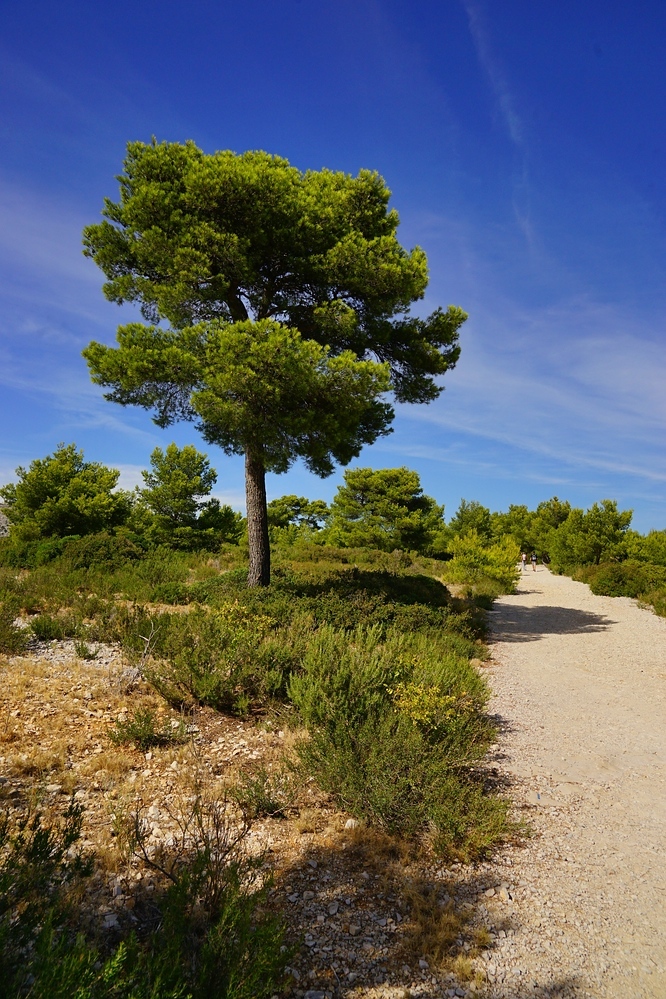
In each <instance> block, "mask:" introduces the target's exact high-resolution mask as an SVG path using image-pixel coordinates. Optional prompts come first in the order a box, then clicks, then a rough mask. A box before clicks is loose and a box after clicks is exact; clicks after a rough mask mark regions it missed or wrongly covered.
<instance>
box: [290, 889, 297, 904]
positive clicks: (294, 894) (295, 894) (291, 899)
mask: <svg viewBox="0 0 666 999" xmlns="http://www.w3.org/2000/svg"><path fill="white" fill-rule="evenodd" d="M287 898H288V899H289V901H290V902H297V901H298V892H297V891H295V892H294V893H293V895H287Z"/></svg>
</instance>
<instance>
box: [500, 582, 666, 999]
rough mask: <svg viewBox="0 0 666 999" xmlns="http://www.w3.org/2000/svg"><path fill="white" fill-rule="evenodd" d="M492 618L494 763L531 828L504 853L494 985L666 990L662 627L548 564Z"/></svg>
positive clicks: (665, 661)
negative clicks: (497, 731)
mask: <svg viewBox="0 0 666 999" xmlns="http://www.w3.org/2000/svg"><path fill="white" fill-rule="evenodd" d="M491 622H492V628H493V635H494V640H493V645H492V651H493V662H492V664H491V669H490V671H489V679H490V683H491V686H492V688H493V691H494V697H493V702H492V705H491V709H492V710H493V711H494V712H495V713H496V714H497V715H498V717H499V719H500V723H501V727H502V732H503V734H502V738H501V740H500V743H499V746H498V748H497V753H496V763H497V765H498V768H499V770H500V772H501V773H503V774H504V775H505V776H506V777H507V779H508V781H509V793H510V794H511V796H512V797H513V799H514V800H515V801H516V804H517V806H518V808H519V809H521V808H522V814H523V815H524V816H525V817H526V819H527V821H528V822H529V823H530V824H531V826H532V829H533V831H534V836H533V837H532V839H531V840H529V841H528V843H527V845H525V846H522V847H519V848H517V849H515V850H509V851H508V853H507V855H506V856H505V857H504V859H503V860H502V859H501V858H498V860H499V868H498V878H501V877H502V874H503V873H504V874H506V876H507V879H509V880H510V881H511V884H512V890H511V891H510V892H505V893H504V894H505V895H508V896H509V897H508V898H507V899H506V901H505V903H504V908H505V914H506V917H507V920H508V923H510V925H511V926H512V927H514V932H512V933H511V934H507V937H506V939H502V940H499V941H498V942H497V946H496V948H495V951H494V952H493V953H492V955H489V960H490V965H489V967H490V971H489V976H488V977H489V980H490V982H491V983H492V984H491V993H490V994H491V995H492V996H493V997H495V996H498V997H499V996H510V997H512V999H513V997H523V996H529V995H532V996H534V995H537V996H544V997H546V996H548V997H551V996H576V997H582V996H586V997H587V996H590V997H594V999H598V997H599V999H600V997H603V999H629V997H632V999H633V997H638V996H642V997H649V999H665V997H666V971H665V969H666V724H665V721H666V620H665V619H662V618H658V617H656V616H655V615H654V614H653V613H652V612H651V611H649V610H646V609H643V608H641V607H639V606H638V604H637V603H636V601H634V600H629V599H627V598H607V597H596V596H594V595H593V594H592V593H591V592H590V590H589V588H588V587H587V586H586V585H584V584H582V583H576V582H573V581H572V580H570V579H567V578H565V577H560V576H555V575H553V574H551V573H550V572H549V571H548V570H547V569H546V568H545V567H543V566H539V567H538V570H537V572H536V573H533V572H532V569H531V568H529V569H528V571H527V572H525V573H524V574H523V576H522V578H521V580H520V583H519V586H518V592H517V593H516V594H515V595H512V596H507V597H502V598H501V599H500V600H498V601H497V602H496V604H495V609H494V610H493V611H492V612H491ZM503 868H504V871H503ZM507 883H508V882H507Z"/></svg>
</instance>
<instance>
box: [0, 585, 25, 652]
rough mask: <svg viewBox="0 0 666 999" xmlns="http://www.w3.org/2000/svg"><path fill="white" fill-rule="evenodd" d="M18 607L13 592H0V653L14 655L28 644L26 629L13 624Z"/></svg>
mask: <svg viewBox="0 0 666 999" xmlns="http://www.w3.org/2000/svg"><path fill="white" fill-rule="evenodd" d="M20 609H21V608H20V601H19V599H18V598H17V597H16V596H14V594H13V593H9V594H7V593H6V592H5V593H2V592H0V653H3V652H4V653H8V654H10V655H15V654H17V653H19V652H23V651H24V650H25V648H26V646H27V644H28V637H29V636H28V632H27V631H26V629H25V628H19V627H17V626H16V625H15V624H14V621H15V620H16V618H17V617H18V615H19V612H20Z"/></svg>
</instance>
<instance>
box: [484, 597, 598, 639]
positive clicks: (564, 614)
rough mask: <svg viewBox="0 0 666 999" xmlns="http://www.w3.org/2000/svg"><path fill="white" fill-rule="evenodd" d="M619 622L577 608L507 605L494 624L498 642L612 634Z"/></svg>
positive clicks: (493, 633)
mask: <svg viewBox="0 0 666 999" xmlns="http://www.w3.org/2000/svg"><path fill="white" fill-rule="evenodd" d="M614 624H617V621H612V620H611V619H610V618H608V617H606V616H605V615H604V614H594V613H593V612H592V611H584V610H578V609H576V608H575V607H525V606H521V605H520V604H511V605H504V606H503V607H502V608H501V609H498V610H497V611H496V613H495V614H494V615H493V619H492V621H491V630H492V640H493V641H494V642H538V641H539V639H540V638H543V637H544V636H545V635H585V634H592V633H593V632H597V631H608V629H609V628H610V627H612V625H614Z"/></svg>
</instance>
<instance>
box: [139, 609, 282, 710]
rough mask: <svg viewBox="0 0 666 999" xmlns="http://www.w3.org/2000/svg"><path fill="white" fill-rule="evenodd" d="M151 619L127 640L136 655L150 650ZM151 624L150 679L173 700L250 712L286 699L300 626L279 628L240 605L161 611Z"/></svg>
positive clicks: (167, 697) (269, 619)
mask: <svg viewBox="0 0 666 999" xmlns="http://www.w3.org/2000/svg"><path fill="white" fill-rule="evenodd" d="M140 617H141V615H137V618H138V619H140ZM146 623H147V622H145V621H144V622H143V623H142V624H141V627H140V629H138V628H136V627H135V628H134V629H133V632H132V633H131V634H128V635H127V636H126V637H125V639H124V645H125V647H126V648H127V649H128V651H130V652H131V651H134V654H135V655H136V654H137V653H138V654H142V653H143V650H144V649H145V641H144V639H143V637H142V635H146V634H148V631H147V630H146ZM150 627H151V628H153V629H154V631H153V633H152V639H151V641H150V654H151V656H152V660H153V661H152V664H151V665H150V667H149V668H148V669H147V670H146V677H147V679H148V680H149V681H150V682H151V683H152V684H153V686H154V687H155V689H156V690H158V691H159V692H160V693H161V694H162V695H163V696H164V697H165V698H166V699H167V700H168V701H169V702H170V703H171V704H181V703H183V702H187V701H189V700H192V699H193V700H195V701H197V702H198V703H200V704H206V705H208V706H210V707H213V708H215V709H216V710H218V711H227V712H230V713H232V714H240V715H243V714H246V713H247V712H248V711H249V709H250V708H251V707H252V706H255V705H256V706H259V707H266V705H267V704H268V703H269V702H270V701H272V700H276V699H277V700H283V699H284V697H285V694H286V689H287V681H288V678H289V675H290V673H291V672H292V671H293V670H294V669H295V668H296V667H297V665H298V661H299V643H300V641H301V639H300V631H299V629H298V628H296V629H291V630H290V629H281V630H279V631H278V630H276V629H275V626H274V622H273V621H272V619H271V618H269V617H267V616H265V615H259V614H250V613H249V612H248V611H247V610H246V609H245V608H243V607H241V606H239V605H238V604H229V605H227V606H226V607H221V608H219V609H218V610H216V611H214V612H206V611H202V610H196V611H193V612H192V613H190V614H163V615H158V616H155V617H154V618H152V619H151V621H150ZM140 642H143V643H144V644H143V645H140V644H139V643H140Z"/></svg>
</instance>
